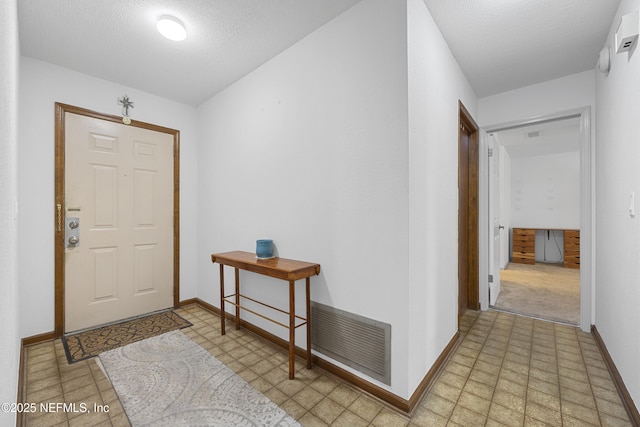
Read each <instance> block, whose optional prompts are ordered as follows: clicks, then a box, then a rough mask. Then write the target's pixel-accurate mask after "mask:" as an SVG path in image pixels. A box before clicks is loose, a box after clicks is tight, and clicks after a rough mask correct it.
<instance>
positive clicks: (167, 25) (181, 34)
mask: <svg viewBox="0 0 640 427" xmlns="http://www.w3.org/2000/svg"><path fill="white" fill-rule="evenodd" d="M156 28H158V31H160V34H162V35H163V36H165V37H166V38H168V39H169V40H174V41H181V40H184V39H186V38H187V30H186V29H185V28H184V25H183V24H182V22H180V20H179V19H177V18H174V17H173V16H162V17H160V19H158V23H157V24H156Z"/></svg>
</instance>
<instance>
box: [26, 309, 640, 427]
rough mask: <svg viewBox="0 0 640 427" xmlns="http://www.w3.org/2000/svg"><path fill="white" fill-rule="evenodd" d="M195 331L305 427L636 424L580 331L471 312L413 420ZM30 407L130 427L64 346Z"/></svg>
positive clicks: (30, 355) (37, 377) (44, 359)
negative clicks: (71, 407) (77, 409)
mask: <svg viewBox="0 0 640 427" xmlns="http://www.w3.org/2000/svg"><path fill="white" fill-rule="evenodd" d="M178 312H179V314H180V315H182V316H183V317H184V318H186V319H187V320H189V321H190V322H192V323H193V326H192V327H190V328H186V329H183V331H184V332H185V333H186V334H187V335H188V336H190V337H191V338H192V339H193V340H194V341H195V342H198V343H200V345H202V346H203V347H204V348H205V349H207V351H209V352H210V353H211V354H213V355H214V356H215V357H217V358H218V359H219V360H221V361H222V362H223V363H226V364H227V365H228V366H229V367H231V369H233V370H235V371H236V372H238V373H239V375H240V376H241V377H243V378H244V379H245V380H246V381H247V382H249V383H251V384H252V385H254V387H256V388H257V389H258V390H260V391H262V392H263V393H265V395H266V396H267V397H269V398H270V399H271V400H272V401H274V402H275V403H276V404H278V405H279V406H280V407H281V408H283V409H284V410H285V411H286V412H287V413H288V414H290V415H291V416H292V417H293V418H295V419H297V420H299V421H300V423H301V424H302V425H304V426H305V427H308V426H327V425H331V426H338V427H340V426H349V427H359V426H363V427H364V426H374V427H375V426H380V427H387V426H394V425H398V426H407V425H409V426H420V427H439V426H464V427H469V426H476V425H478V426H483V425H486V426H508V427H512V426H538V425H540V426H542V425H544V426H554V425H557V426H562V425H564V426H571V425H580V426H588V425H604V426H614V427H615V426H621V427H628V426H631V423H630V421H629V419H628V417H627V414H626V411H625V409H624V407H623V406H622V402H621V400H620V397H619V395H618V392H617V390H616V387H615V385H614V383H613V381H612V379H611V376H610V374H609V372H608V370H607V367H606V365H605V364H604V361H603V359H602V355H601V354H600V351H599V349H598V347H597V345H596V344H595V341H594V340H593V337H592V336H591V335H590V334H588V333H583V332H582V331H579V330H578V329H577V328H573V327H569V326H566V325H558V324H553V323H549V322H544V321H539V320H533V319H529V318H525V317H519V316H514V315H511V314H507V313H500V312H495V311H488V312H472V311H469V312H467V314H466V315H465V316H464V317H463V318H462V319H461V321H460V336H461V343H460V345H459V346H458V348H457V351H456V352H455V354H454V355H453V356H452V357H451V359H450V360H449V361H448V363H447V364H446V365H445V366H444V369H443V370H442V373H441V374H440V376H439V378H437V379H436V382H435V383H434V384H433V386H432V387H431V389H430V390H429V391H428V392H427V393H426V396H425V397H424V398H423V400H422V401H421V402H420V403H419V404H418V405H417V407H416V408H415V409H414V411H413V414H412V415H411V417H408V416H405V415H403V414H399V413H398V412H396V411H395V410H392V409H390V408H389V407H387V406H386V405H384V404H383V403H381V402H379V401H377V400H376V399H373V398H370V397H368V396H367V395H366V394H364V393H362V392H361V391H360V390H358V389H356V388H354V387H352V386H351V385H348V384H344V383H343V382H342V381H341V380H339V379H336V378H334V377H333V376H331V375H328V374H326V373H323V371H322V370H320V369H316V368H314V369H311V370H307V369H306V367H305V363H304V361H302V360H296V364H295V370H296V379H295V380H289V379H288V355H287V353H286V351H284V350H282V349H280V348H277V347H275V346H274V345H272V344H271V343H268V342H265V341H264V340H262V339H261V338H259V337H257V336H255V335H252V334H251V333H249V332H247V331H245V330H240V331H236V330H235V329H234V327H233V323H232V322H227V327H228V328H227V335H225V336H221V335H220V322H219V318H218V317H217V316H216V315H213V314H211V313H209V312H207V311H205V310H203V309H201V308H199V307H197V306H190V307H186V308H183V309H179V310H178ZM25 359H26V375H25V378H24V381H25V384H24V387H25V392H26V396H27V399H28V400H29V401H30V402H31V401H33V402H38V403H39V402H44V403H46V402H50V403H52V404H54V405H55V404H56V403H58V402H60V403H62V402H68V403H74V402H75V403H77V404H80V403H84V404H87V405H91V406H93V404H94V403H95V404H97V405H101V406H100V407H102V408H104V407H107V406H108V408H109V411H108V412H106V411H105V412H97V413H91V414H81V413H64V412H51V413H43V412H37V413H34V414H26V415H25V417H24V418H25V420H26V421H27V426H29V427H31V426H38V425H42V426H56V425H83V426H84V425H96V426H100V425H104V426H129V421H128V419H127V417H126V414H125V413H124V409H123V408H122V405H121V404H120V401H119V400H118V397H117V394H116V393H115V391H114V390H113V387H112V386H111V384H110V382H109V381H108V379H107V378H106V377H105V376H104V374H103V373H102V371H101V370H100V369H99V367H98V366H97V364H96V363H95V362H94V361H91V360H90V361H82V362H78V363H75V364H72V365H69V364H68V363H67V360H66V355H65V353H64V348H63V345H62V342H61V341H60V340H56V341H49V342H45V343H41V344H37V345H34V346H31V347H27V348H26V349H25Z"/></svg>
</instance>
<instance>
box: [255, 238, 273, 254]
mask: <svg viewBox="0 0 640 427" xmlns="http://www.w3.org/2000/svg"><path fill="white" fill-rule="evenodd" d="M256 255H257V256H258V258H271V257H273V240H271V239H261V240H256Z"/></svg>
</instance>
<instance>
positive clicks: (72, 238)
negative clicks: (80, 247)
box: [69, 236, 80, 245]
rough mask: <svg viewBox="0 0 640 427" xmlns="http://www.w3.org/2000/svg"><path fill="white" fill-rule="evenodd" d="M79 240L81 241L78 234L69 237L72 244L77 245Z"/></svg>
mask: <svg viewBox="0 0 640 427" xmlns="http://www.w3.org/2000/svg"><path fill="white" fill-rule="evenodd" d="M79 241H80V239H78V238H77V237H76V236H71V237H69V244H70V245H77V244H78V242H79Z"/></svg>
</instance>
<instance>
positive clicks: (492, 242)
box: [487, 133, 502, 306]
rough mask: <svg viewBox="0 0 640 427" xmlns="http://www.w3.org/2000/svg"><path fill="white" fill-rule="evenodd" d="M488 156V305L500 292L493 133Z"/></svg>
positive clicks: (497, 166)
mask: <svg viewBox="0 0 640 427" xmlns="http://www.w3.org/2000/svg"><path fill="white" fill-rule="evenodd" d="M487 142H488V147H489V150H490V152H491V156H490V157H489V224H490V225H489V275H490V276H491V281H490V282H489V305H490V306H492V305H495V303H496V300H497V299H498V295H499V294H500V267H501V266H500V240H501V237H502V236H501V232H502V228H501V227H500V145H499V144H498V141H497V138H496V135H495V134H493V133H492V134H489V135H488V140H487Z"/></svg>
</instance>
